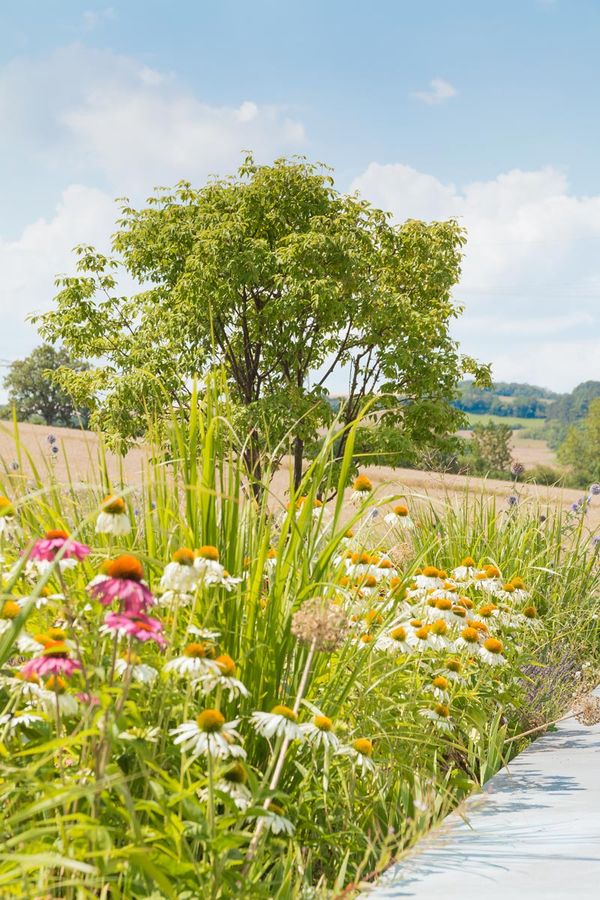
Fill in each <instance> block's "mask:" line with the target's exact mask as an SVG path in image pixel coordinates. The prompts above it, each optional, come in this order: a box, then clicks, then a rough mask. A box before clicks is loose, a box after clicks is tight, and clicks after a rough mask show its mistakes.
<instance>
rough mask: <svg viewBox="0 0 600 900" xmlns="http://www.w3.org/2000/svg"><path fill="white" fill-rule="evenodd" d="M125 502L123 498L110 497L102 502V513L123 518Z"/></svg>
mask: <svg viewBox="0 0 600 900" xmlns="http://www.w3.org/2000/svg"><path fill="white" fill-rule="evenodd" d="M126 508H127V507H126V506H125V501H124V500H123V498H122V497H115V496H114V495H110V496H108V497H105V498H104V500H103V501H102V511H103V512H107V513H110V514H111V515H113V516H121V515H123V513H124V512H125V510H126Z"/></svg>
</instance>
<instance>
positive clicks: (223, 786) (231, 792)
mask: <svg viewBox="0 0 600 900" xmlns="http://www.w3.org/2000/svg"><path fill="white" fill-rule="evenodd" d="M247 780H248V775H247V773H246V769H245V768H244V766H243V765H242V763H238V762H236V763H233V764H232V766H231V768H229V769H227V771H225V772H224V773H223V775H222V776H221V778H219V779H218V780H217V781H216V782H215V790H216V791H219V792H220V793H221V794H226V795H227V796H228V797H229V798H230V799H231V800H233V802H234V804H235V806H236V807H237V809H239V810H240V812H245V811H246V810H247V809H248V807H249V806H252V793H251V792H250V790H249V789H248V788H247V787H246V781H247ZM198 799H199V800H202V801H203V802H204V803H206V801H207V800H208V788H203V789H202V790H200V791H198Z"/></svg>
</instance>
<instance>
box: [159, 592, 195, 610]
mask: <svg viewBox="0 0 600 900" xmlns="http://www.w3.org/2000/svg"><path fill="white" fill-rule="evenodd" d="M158 599H159V602H160V603H162V604H163V605H164V606H167V607H173V606H191V605H192V603H193V602H194V594H185V593H180V592H179V591H164V592H163V593H162V594H160V595H159V598H158Z"/></svg>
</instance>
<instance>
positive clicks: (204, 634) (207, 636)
mask: <svg viewBox="0 0 600 900" xmlns="http://www.w3.org/2000/svg"><path fill="white" fill-rule="evenodd" d="M187 630H188V632H189V633H190V634H193V635H194V636H195V637H199V638H202V640H203V641H217V640H218V639H219V638H220V637H221V632H220V631H210V630H209V629H208V628H198V626H197V625H188V627H187Z"/></svg>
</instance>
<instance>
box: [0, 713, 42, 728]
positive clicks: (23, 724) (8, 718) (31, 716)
mask: <svg viewBox="0 0 600 900" xmlns="http://www.w3.org/2000/svg"><path fill="white" fill-rule="evenodd" d="M43 721H45V720H44V717H43V716H40V715H39V714H38V713H35V712H32V711H31V710H29V709H22V710H15V711H14V712H10V713H5V714H4V715H3V716H0V728H6V729H7V730H8V731H16V730H17V728H29V727H30V726H31V725H36V724H37V723H38V722H43Z"/></svg>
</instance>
